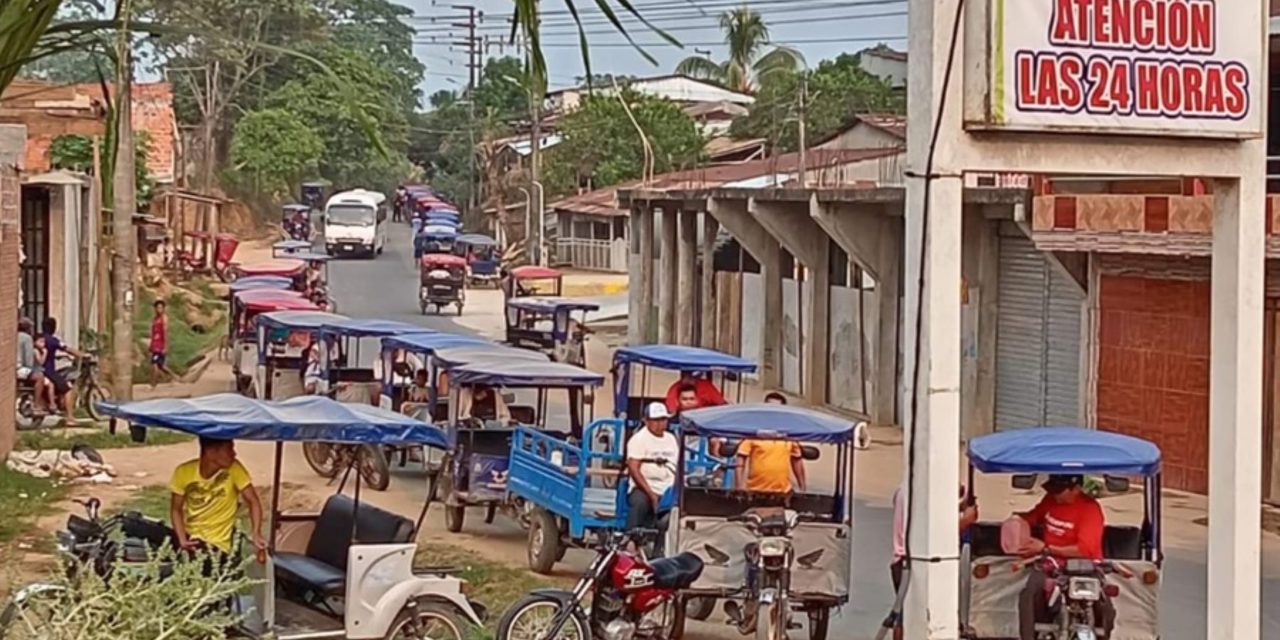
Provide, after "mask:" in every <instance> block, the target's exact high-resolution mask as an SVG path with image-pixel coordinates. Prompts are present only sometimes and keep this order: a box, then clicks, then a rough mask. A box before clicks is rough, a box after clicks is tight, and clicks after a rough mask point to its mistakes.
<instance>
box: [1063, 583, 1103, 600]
mask: <svg viewBox="0 0 1280 640" xmlns="http://www.w3.org/2000/svg"><path fill="white" fill-rule="evenodd" d="M1067 597H1069V598H1071V599H1072V600H1087V601H1094V600H1098V599H1100V598H1102V583H1101V582H1100V581H1099V580H1098V579H1097V578H1080V577H1076V578H1072V579H1071V582H1070V583H1069V584H1068V587H1067Z"/></svg>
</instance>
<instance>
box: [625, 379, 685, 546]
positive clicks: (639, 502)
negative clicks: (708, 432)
mask: <svg viewBox="0 0 1280 640" xmlns="http://www.w3.org/2000/svg"><path fill="white" fill-rule="evenodd" d="M644 417H645V419H644V428H642V429H639V430H637V431H636V432H635V433H634V434H632V436H631V438H630V439H629V440H627V472H628V474H629V475H630V477H631V483H632V487H631V493H630V494H629V495H628V496H627V530H628V531H631V530H634V529H641V528H643V529H653V528H656V527H657V524H658V516H659V513H658V505H659V504H660V503H661V501H662V494H664V493H666V492H667V490H668V489H670V488H671V487H672V486H673V485H675V483H676V472H675V464H676V460H678V459H679V458H680V441H679V440H678V439H676V437H675V435H674V434H672V433H670V432H669V431H667V423H668V422H669V421H670V420H671V414H670V413H669V412H668V411H667V407H666V405H664V404H663V403H661V402H654V403H651V404H650V405H649V407H648V408H647V409H646V410H645V414H644Z"/></svg>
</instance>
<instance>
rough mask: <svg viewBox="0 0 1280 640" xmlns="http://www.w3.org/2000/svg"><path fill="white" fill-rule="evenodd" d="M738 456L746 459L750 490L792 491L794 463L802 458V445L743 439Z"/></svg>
mask: <svg viewBox="0 0 1280 640" xmlns="http://www.w3.org/2000/svg"><path fill="white" fill-rule="evenodd" d="M738 455H739V456H742V457H744V458H746V459H747V491H757V492H761V493H788V492H790V491H791V460H792V459H793V458H799V457H800V445H798V444H796V443H794V442H785V441H782V440H744V441H743V442H742V444H740V445H738Z"/></svg>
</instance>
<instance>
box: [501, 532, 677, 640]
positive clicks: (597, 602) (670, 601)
mask: <svg viewBox="0 0 1280 640" xmlns="http://www.w3.org/2000/svg"><path fill="white" fill-rule="evenodd" d="M657 535H658V532H657V531H653V530H636V531H631V532H626V533H624V532H610V533H607V534H602V536H601V538H602V539H601V542H600V545H599V547H598V550H597V551H598V553H597V556H596V559H595V561H594V562H592V563H591V566H590V567H589V568H588V569H587V571H586V573H584V574H583V575H582V578H581V579H579V580H578V584H577V585H576V586H575V587H574V588H573V590H572V591H562V590H552V589H544V590H539V591H535V592H533V593H530V594H529V595H527V596H525V597H523V598H521V599H520V600H519V601H517V602H516V603H515V604H514V605H512V606H511V608H510V609H508V610H507V612H506V613H505V614H503V616H502V620H501V621H500V622H499V623H498V640H591V639H592V638H600V639H601V640H635V639H646V640H659V639H661V640H667V639H676V638H679V637H680V635H681V633H682V632H683V629H684V620H683V617H684V611H683V609H684V607H683V606H681V605H682V604H683V603H682V602H681V601H680V599H679V598H678V593H679V592H680V590H682V589H687V588H688V587H689V586H690V585H692V584H693V583H694V581H696V580H697V579H698V577H699V576H700V575H702V560H700V559H699V558H698V556H696V555H694V554H692V553H682V554H680V555H678V556H675V557H673V558H661V559H657V560H649V559H648V558H647V557H645V555H644V553H643V551H631V550H629V548H630V547H633V546H634V547H635V548H640V549H642V548H643V547H644V546H645V545H646V543H648V542H650V541H651V540H652V539H653V538H655V537H656V536H657ZM588 596H590V597H591V603H590V607H589V608H588V607H587V606H586V604H585V602H586V600H587V597H588Z"/></svg>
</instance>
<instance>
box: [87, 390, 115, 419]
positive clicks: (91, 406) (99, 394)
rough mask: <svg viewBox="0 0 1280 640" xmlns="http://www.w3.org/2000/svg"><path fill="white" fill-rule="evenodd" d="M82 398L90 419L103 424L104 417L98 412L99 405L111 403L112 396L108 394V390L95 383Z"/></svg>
mask: <svg viewBox="0 0 1280 640" xmlns="http://www.w3.org/2000/svg"><path fill="white" fill-rule="evenodd" d="M81 397H83V398H84V400H82V402H84V412H85V413H86V414H88V415H89V419H90V420H93V421H94V422H101V421H102V420H103V419H104V416H103V415H102V413H101V412H99V411H98V403H99V402H108V401H110V400H111V394H109V393H107V390H106V389H104V388H102V386H100V385H98V384H97V383H94V384H93V385H91V386H90V387H89V389H88V390H87V391H86V392H85V394H84V395H83V396H81Z"/></svg>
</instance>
